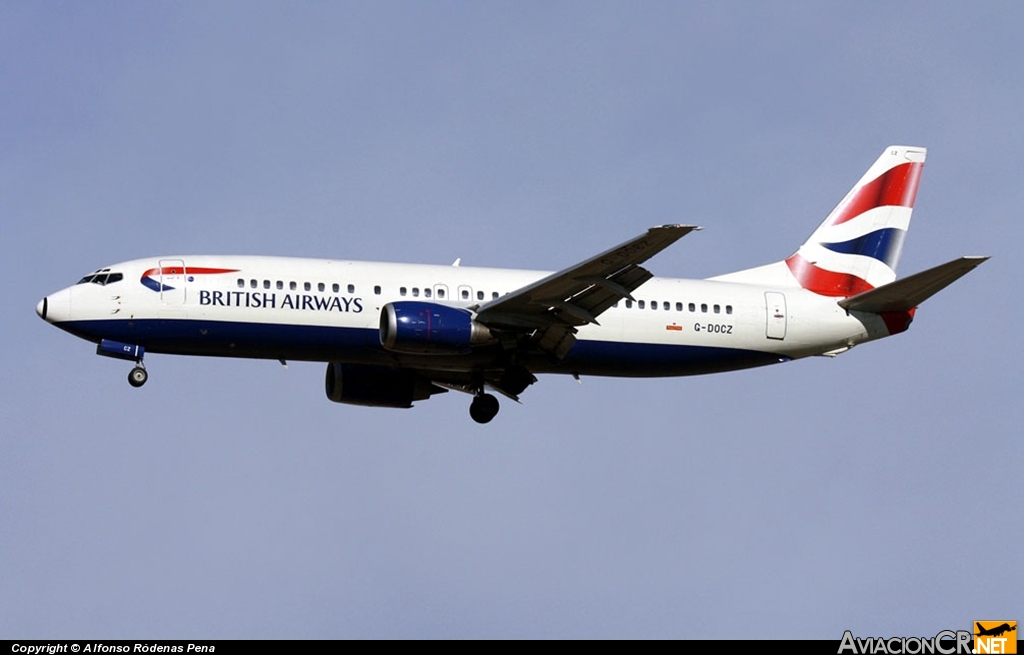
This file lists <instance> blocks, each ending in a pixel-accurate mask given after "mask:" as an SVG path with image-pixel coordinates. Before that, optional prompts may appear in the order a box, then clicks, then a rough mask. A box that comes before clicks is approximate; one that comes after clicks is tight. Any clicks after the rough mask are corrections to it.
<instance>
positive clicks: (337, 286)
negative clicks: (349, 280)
mask: <svg viewBox="0 0 1024 655" xmlns="http://www.w3.org/2000/svg"><path fill="white" fill-rule="evenodd" d="M331 291H333V292H334V293H338V292H339V291H341V285H340V284H338V283H337V282H335V283H334V284H332V285H331Z"/></svg>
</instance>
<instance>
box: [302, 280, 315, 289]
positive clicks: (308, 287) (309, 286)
mask: <svg viewBox="0 0 1024 655" xmlns="http://www.w3.org/2000/svg"><path fill="white" fill-rule="evenodd" d="M302 288H303V289H305V290H306V291H309V290H311V289H312V288H313V285H311V284H310V283H309V282H303V283H302Z"/></svg>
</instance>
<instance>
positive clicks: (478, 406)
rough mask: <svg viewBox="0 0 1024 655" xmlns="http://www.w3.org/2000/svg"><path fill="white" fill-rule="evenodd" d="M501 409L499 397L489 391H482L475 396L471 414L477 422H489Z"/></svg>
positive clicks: (470, 410)
mask: <svg viewBox="0 0 1024 655" xmlns="http://www.w3.org/2000/svg"><path fill="white" fill-rule="evenodd" d="M499 409H501V406H500V405H499V404H498V399H497V398H495V397H494V396H492V395H491V394H489V393H483V392H481V393H478V394H477V395H476V396H475V397H474V398H473V402H472V404H470V406H469V415H470V416H472V417H473V420H474V421H476V422H477V423H489V422H490V420H491V419H492V418H494V417H495V416H497V415H498V410H499Z"/></svg>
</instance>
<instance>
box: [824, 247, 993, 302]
mask: <svg viewBox="0 0 1024 655" xmlns="http://www.w3.org/2000/svg"><path fill="white" fill-rule="evenodd" d="M987 259H988V257H961V258H960V259H954V260H953V261H951V262H946V263H945V264H942V265H940V266H936V267H935V268H930V269H928V270H927V271H921V272H920V273H916V274H914V275H911V276H909V277H905V278H903V279H901V280H896V281H895V282H890V283H889V284H886V285H884V286H881V287H878V288H877V289H872V290H870V291H865V292H864V293H858V294H857V295H856V296H851V297H849V298H846V299H844V300H840V301H839V306H840V307H842V308H843V309H846V310H849V311H859V312H872V313H875V314H877V313H879V312H902V311H909V310H911V309H913V308H915V307H917V306H918V305H920V304H921V303H923V302H924V301H925V300H928V299H929V298H931V297H932V296H933V295H935V294H936V293H938V292H939V291H942V290H943V289H945V288H946V287H948V286H949V285H950V284H953V283H954V282H956V281H957V280H959V279H960V278H961V277H963V276H964V275H967V274H968V273H970V272H971V271H973V270H974V269H975V268H976V267H978V266H980V265H981V264H982V263H984V262H985V260H987Z"/></svg>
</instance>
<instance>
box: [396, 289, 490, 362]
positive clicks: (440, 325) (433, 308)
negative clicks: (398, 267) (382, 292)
mask: <svg viewBox="0 0 1024 655" xmlns="http://www.w3.org/2000/svg"><path fill="white" fill-rule="evenodd" d="M495 341H496V339H495V338H494V335H492V334H491V331H490V330H489V329H488V328H487V326H485V325H481V324H479V323H477V322H476V321H475V320H474V318H473V313H472V312H471V311H469V310H468V309H462V308H460V307H449V306H448V305H438V304H436V303H429V302H393V303H388V304H387V305H384V307H382V308H381V310H380V343H381V345H382V346H384V348H386V349H387V350H390V351H393V352H399V353H409V354H418V355H422V354H428V355H430V354H436V355H440V354H445V355H449V354H459V353H467V352H469V351H470V349H471V348H472V347H473V346H481V345H485V344H488V343H494V342H495Z"/></svg>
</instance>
